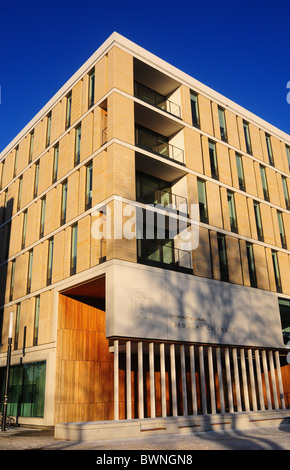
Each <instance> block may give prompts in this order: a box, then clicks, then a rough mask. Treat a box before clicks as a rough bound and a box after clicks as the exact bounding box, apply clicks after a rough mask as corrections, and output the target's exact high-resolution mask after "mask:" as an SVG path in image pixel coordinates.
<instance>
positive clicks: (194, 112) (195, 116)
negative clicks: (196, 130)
mask: <svg viewBox="0 0 290 470" xmlns="http://www.w3.org/2000/svg"><path fill="white" fill-rule="evenodd" d="M190 103H191V117H192V125H193V126H195V127H199V110H198V100H197V94H196V93H194V92H193V91H191V92H190Z"/></svg>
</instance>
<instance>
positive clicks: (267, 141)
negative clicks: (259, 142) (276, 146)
mask: <svg viewBox="0 0 290 470" xmlns="http://www.w3.org/2000/svg"><path fill="white" fill-rule="evenodd" d="M266 145H267V152H268V157H269V163H270V165H272V166H273V165H274V160H273V151H272V144H271V138H270V136H269V135H268V134H266Z"/></svg>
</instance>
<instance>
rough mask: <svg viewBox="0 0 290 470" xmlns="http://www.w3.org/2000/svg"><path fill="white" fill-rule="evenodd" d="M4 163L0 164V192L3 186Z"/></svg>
mask: <svg viewBox="0 0 290 470" xmlns="http://www.w3.org/2000/svg"><path fill="white" fill-rule="evenodd" d="M4 163H5V161H3V162H1V167H0V172H1V178H0V191H1V189H2V186H3V175H4Z"/></svg>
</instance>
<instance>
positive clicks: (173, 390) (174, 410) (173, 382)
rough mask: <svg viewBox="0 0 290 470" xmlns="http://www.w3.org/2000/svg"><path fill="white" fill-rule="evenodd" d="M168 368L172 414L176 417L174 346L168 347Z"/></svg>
mask: <svg viewBox="0 0 290 470" xmlns="http://www.w3.org/2000/svg"><path fill="white" fill-rule="evenodd" d="M170 367H171V388H172V414H173V416H177V393H176V369H175V345H174V344H171V345H170Z"/></svg>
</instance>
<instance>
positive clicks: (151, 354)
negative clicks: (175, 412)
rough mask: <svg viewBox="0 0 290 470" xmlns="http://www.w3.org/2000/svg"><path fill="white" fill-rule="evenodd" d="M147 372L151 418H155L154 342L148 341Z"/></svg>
mask: <svg viewBox="0 0 290 470" xmlns="http://www.w3.org/2000/svg"><path fill="white" fill-rule="evenodd" d="M149 374H150V410H151V418H155V416H156V409H155V379H154V374H155V371H154V343H149Z"/></svg>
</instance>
